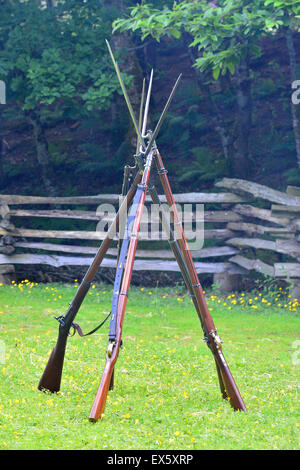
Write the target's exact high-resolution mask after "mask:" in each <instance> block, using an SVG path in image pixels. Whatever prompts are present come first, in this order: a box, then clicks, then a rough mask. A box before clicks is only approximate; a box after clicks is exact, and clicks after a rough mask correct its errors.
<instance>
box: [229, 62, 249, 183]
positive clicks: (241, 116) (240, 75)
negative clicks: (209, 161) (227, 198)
mask: <svg viewBox="0 0 300 470" xmlns="http://www.w3.org/2000/svg"><path fill="white" fill-rule="evenodd" d="M236 86H237V92H236V102H237V119H236V140H235V142H234V155H233V161H232V170H233V176H238V177H239V178H249V176H250V175H251V173H252V168H251V163H250V158H249V157H250V154H249V135H250V129H251V125H252V99H251V80H250V75H249V67H248V63H247V61H246V60H244V61H243V62H241V63H240V65H239V66H238V67H237V69H236Z"/></svg>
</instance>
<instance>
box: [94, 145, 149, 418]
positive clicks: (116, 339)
mask: <svg viewBox="0 0 300 470" xmlns="http://www.w3.org/2000/svg"><path fill="white" fill-rule="evenodd" d="M152 159H153V152H150V153H149V154H148V157H147V160H146V164H145V169H144V173H143V177H142V181H141V183H140V184H139V185H138V189H137V196H138V199H139V200H138V205H137V207H136V209H135V214H134V220H133V224H132V229H131V231H130V235H128V238H127V240H126V239H124V241H123V244H124V242H125V241H126V244H127V241H129V247H128V251H127V246H125V252H127V258H126V263H125V266H124V272H123V277H122V284H121V289H120V292H118V293H117V300H118V304H117V309H116V312H115V316H114V324H113V325H112V320H113V317H112V318H111V327H110V333H109V345H108V348H107V352H106V362H105V367H104V371H103V374H102V378H101V381H100V385H99V388H98V391H97V394H96V397H95V400H94V403H93V406H92V409H91V412H90V415H89V420H90V421H93V422H95V421H97V420H98V419H99V418H100V419H102V418H103V415H104V410H105V404H106V399H107V394H108V391H109V389H110V388H111V382H112V379H113V372H114V367H115V364H116V361H117V358H118V355H119V350H120V347H121V344H122V326H123V320H124V315H125V310H126V304H127V299H128V293H129V287H130V281H131V275H132V269H133V263H134V258H135V253H136V247H137V242H138V233H139V230H140V224H141V219H142V213H143V207H144V203H145V197H146V192H147V184H148V180H149V175H150V169H151V165H152ZM138 191H139V194H138ZM132 215H133V214H132ZM130 225H131V221H130V223H129V224H128V230H129V228H130ZM123 244H122V248H123ZM122 248H121V251H122ZM121 258H122V257H121V255H120V260H121ZM122 271H123V268H122Z"/></svg>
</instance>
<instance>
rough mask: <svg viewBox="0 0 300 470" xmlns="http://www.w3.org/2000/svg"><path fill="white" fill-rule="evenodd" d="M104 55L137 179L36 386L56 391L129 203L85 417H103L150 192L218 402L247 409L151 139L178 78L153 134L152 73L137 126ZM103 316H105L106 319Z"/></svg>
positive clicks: (62, 324) (63, 321)
mask: <svg viewBox="0 0 300 470" xmlns="http://www.w3.org/2000/svg"><path fill="white" fill-rule="evenodd" d="M107 46H108V49H109V53H110V55H111V58H112V62H113V65H114V68H115V70H116V73H117V76H118V79H119V82H120V85H121V88H122V91H123V94H124V97H125V101H126V103H127V106H128V110H129V113H130V116H131V119H132V122H133V125H134V128H135V131H136V134H137V152H136V155H135V163H136V169H137V172H136V176H135V179H134V182H133V184H132V185H131V187H130V189H129V191H128V193H127V195H126V197H125V198H124V200H123V203H122V205H121V206H120V209H119V212H118V214H117V215H116V218H115V220H114V222H113V223H112V225H111V227H110V228H109V231H108V233H107V236H106V238H105V239H104V241H103V242H102V244H101V246H100V248H99V250H98V252H97V254H96V256H95V258H94V260H93V263H92V264H91V266H90V267H89V269H88V271H87V273H86V275H85V277H84V278H83V280H82V282H81V284H80V286H79V288H78V290H77V292H76V294H75V297H74V299H73V301H72V303H71V304H70V307H69V309H68V310H67V312H66V314H65V315H64V316H59V317H57V320H58V321H59V335H58V340H57V343H56V346H55V348H54V349H53V351H52V353H51V356H50V358H49V360H48V363H47V366H46V368H45V371H44V373H43V376H42V378H41V380H40V383H39V387H38V388H39V389H40V390H45V389H46V390H50V391H52V392H56V391H58V390H59V389H60V382H61V375H62V369H63V361H64V355H65V349H66V343H67V337H68V335H69V331H70V329H71V328H72V327H73V328H74V332H75V331H76V330H77V331H78V333H79V334H80V335H81V336H85V335H84V334H83V333H82V331H81V328H80V327H79V325H78V324H77V323H74V319H75V316H76V314H77V312H78V310H79V308H80V306H81V304H82V302H83V300H84V297H85V295H86V294H87V292H88V290H89V287H90V285H91V282H92V281H93V278H94V276H95V274H96V272H97V270H98V269H99V267H100V264H101V262H102V260H103V257H104V255H105V253H106V252H107V250H108V248H109V246H110V244H111V241H112V238H113V234H114V233H115V230H118V227H119V221H120V218H121V217H122V216H124V214H125V212H126V207H127V206H129V205H130V204H131V207H130V211H129V216H128V219H127V224H126V228H125V233H124V238H123V240H122V244H121V245H120V247H119V248H120V249H119V252H118V264H117V268H116V276H115V282H114V289H113V298H112V307H111V312H110V314H109V316H110V328H109V343H108V348H107V353H106V363H105V368H104V371H103V375H102V378H101V381H100V385H99V389H98V392H97V395H96V397H95V400H94V403H93V406H92V409H91V412H90V416H89V419H90V421H97V420H98V419H99V418H100V419H102V418H103V415H104V409H105V404H106V399H107V395H108V391H109V390H111V389H112V388H113V386H114V369H115V364H116V361H117V359H118V355H119V351H120V348H121V346H122V325H123V320H124V316H125V311H126V304H127V299H128V294H129V288H130V282H131V275H132V269H133V263H134V259H135V253H136V248H137V243H138V234H139V230H140V224H141V218H142V213H143V207H144V203H145V197H146V193H147V192H149V194H150V197H151V199H152V202H153V203H154V204H155V205H157V206H158V207H159V209H160V210H159V217H160V220H161V223H162V226H163V228H164V230H165V231H166V234H167V236H168V241H169V244H170V247H171V249H172V251H173V253H174V256H175V258H176V260H177V263H178V265H179V268H180V270H181V273H182V276H183V279H184V282H185V284H186V286H187V289H188V291H189V293H190V295H191V298H192V300H193V303H194V306H195V309H196V312H197V314H198V316H199V319H200V323H201V326H202V329H203V332H204V340H205V341H206V343H207V345H208V347H209V349H210V350H211V352H212V354H213V356H214V359H215V363H216V368H217V375H218V380H219V385H220V389H221V393H222V396H223V398H225V399H227V400H228V401H229V402H230V404H231V406H232V407H233V408H234V409H235V410H240V411H246V406H245V404H244V402H243V399H242V397H241V395H240V393H239V390H238V388H237V386H236V384H235V381H234V379H233V376H232V374H231V372H230V369H229V367H228V365H227V362H226V360H225V358H224V355H223V352H222V341H221V339H220V337H219V336H218V334H217V331H216V328H215V325H214V322H213V319H212V317H211V315H210V313H209V311H208V308H207V305H206V301H205V298H204V294H203V291H202V288H201V285H200V282H199V279H198V275H197V272H196V269H195V266H194V262H193V259H192V256H191V253H190V250H189V247H188V244H187V240H186V237H185V234H184V230H183V227H182V224H181V219H180V216H179V213H178V212H177V209H176V205H175V201H174V197H173V193H172V190H171V187H170V184H169V180H168V177H167V170H166V169H165V167H164V163H163V160H162V157H161V155H160V153H159V151H158V148H157V145H156V137H157V135H158V132H159V130H160V127H161V125H162V122H163V120H164V117H165V115H166V113H167V111H168V108H169V106H170V104H171V101H172V99H173V96H174V94H175V91H176V89H177V86H178V84H179V81H180V79H181V75H179V77H178V79H177V80H176V82H175V85H174V87H173V89H172V91H171V94H170V96H169V98H168V100H167V103H166V105H165V107H164V110H163V112H162V114H161V116H160V118H159V121H158V123H157V125H156V127H155V129H154V131H153V132H151V131H149V130H147V120H148V111H149V103H150V96H151V87H152V79H153V72H151V76H150V81H149V86H148V91H147V98H146V102H145V107H144V89H145V82H143V91H142V99H141V107H140V115H139V122H137V121H136V118H135V115H134V112H133V109H132V106H131V103H130V100H129V97H128V94H127V91H126V88H125V85H124V82H123V79H122V76H121V73H120V70H119V66H118V63H117V62H116V61H115V58H114V56H113V53H112V50H111V48H110V45H109V43H108V42H107ZM154 162H155V165H156V167H157V171H158V174H159V177H160V181H161V184H162V187H163V190H164V193H165V196H166V199H167V203H168V206H169V211H170V213H171V218H172V221H173V224H174V227H176V233H174V232H173V231H172V230H170V227H169V223H168V220H169V214H167V213H166V209H165V208H164V207H163V205H162V204H161V201H160V199H159V196H158V192H157V190H156V188H155V186H154V184H152V183H150V173H151V168H152V165H153V163H154ZM107 318H108V317H107ZM102 324H103V322H102V323H101V324H100V325H99V326H97V327H96V328H94V329H93V330H92V331H91V332H89V333H87V334H92V333H93V332H94V331H97V329H98V328H100V327H101V326H102Z"/></svg>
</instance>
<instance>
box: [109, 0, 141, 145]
mask: <svg viewBox="0 0 300 470" xmlns="http://www.w3.org/2000/svg"><path fill="white" fill-rule="evenodd" d="M104 3H107V5H108V7H111V6H114V7H116V8H117V9H118V10H119V12H120V16H121V13H122V12H124V5H123V1H122V0H110V1H107V0H106V1H105V2H104ZM111 42H112V46H113V49H114V51H120V50H122V59H123V61H122V62H121V61H119V62H120V63H119V66H120V70H121V72H124V73H126V74H127V75H132V77H133V81H132V86H131V87H130V88H129V89H128V90H127V91H128V96H129V99H130V102H131V105H132V108H133V110H134V114H135V117H136V120H137V121H138V116H139V109H140V102H141V91H142V82H143V72H142V69H141V66H140V64H139V61H138V58H137V55H136V49H135V46H134V43H133V41H132V39H131V36H130V34H129V33H128V32H124V33H118V32H117V33H115V34H113V36H112V38H111ZM129 119H130V118H129ZM128 140H129V141H130V143H131V144H132V145H133V147H136V132H135V130H134V127H133V126H132V125H131V126H130V131H129V133H128Z"/></svg>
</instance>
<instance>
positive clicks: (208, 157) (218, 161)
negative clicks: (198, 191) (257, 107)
mask: <svg viewBox="0 0 300 470" xmlns="http://www.w3.org/2000/svg"><path fill="white" fill-rule="evenodd" d="M191 153H192V154H193V156H194V157H195V159H194V161H193V162H192V163H191V164H190V165H189V167H188V168H187V169H186V170H184V171H183V173H182V175H181V176H180V177H179V181H180V182H181V183H184V182H193V183H194V184H195V182H196V181H214V180H215V179H216V178H218V177H221V176H224V175H226V170H227V165H226V161H225V160H224V159H222V158H221V157H219V158H215V156H214V155H213V154H212V153H211V152H210V150H209V149H208V148H207V147H194V148H192V149H191Z"/></svg>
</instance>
